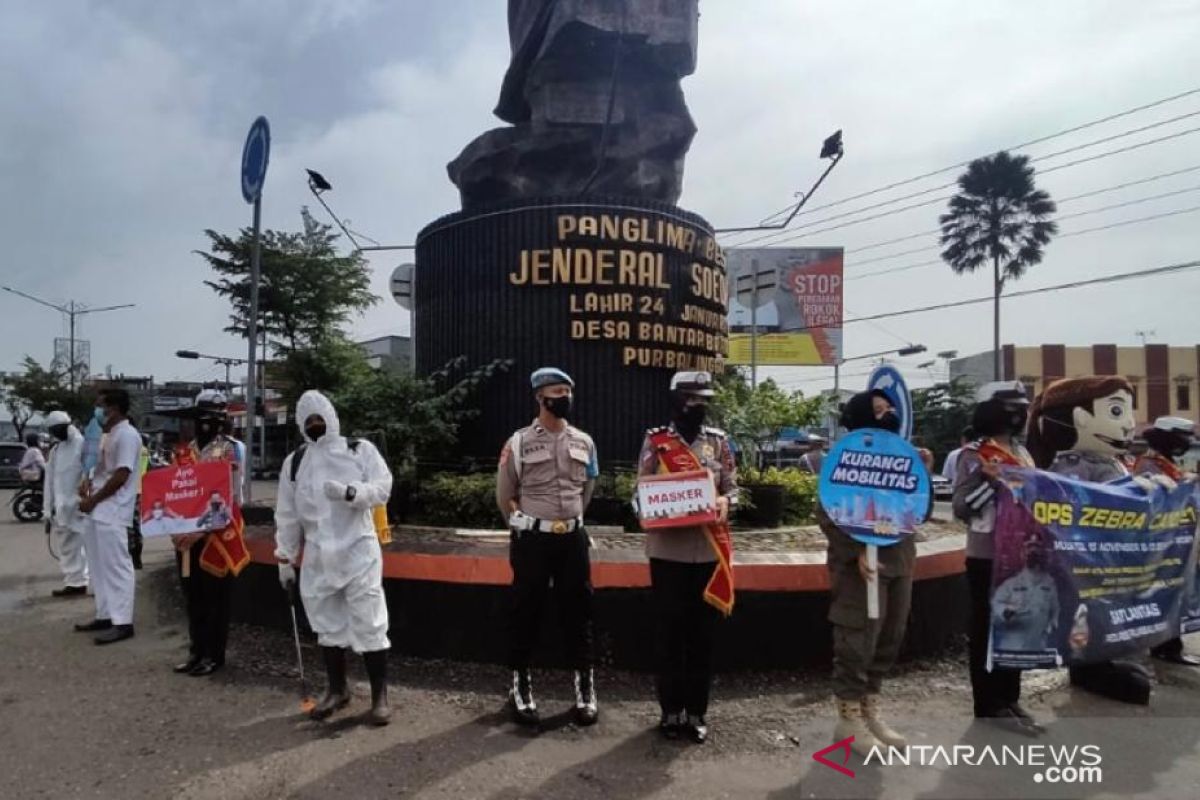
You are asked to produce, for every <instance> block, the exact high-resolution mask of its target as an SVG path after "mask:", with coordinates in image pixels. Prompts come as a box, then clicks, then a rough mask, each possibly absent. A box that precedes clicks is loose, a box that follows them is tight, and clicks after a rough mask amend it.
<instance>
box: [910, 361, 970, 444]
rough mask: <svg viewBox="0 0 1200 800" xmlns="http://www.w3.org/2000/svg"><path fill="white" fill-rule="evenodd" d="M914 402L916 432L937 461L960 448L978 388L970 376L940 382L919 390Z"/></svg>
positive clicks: (913, 397) (913, 398) (914, 391)
mask: <svg viewBox="0 0 1200 800" xmlns="http://www.w3.org/2000/svg"><path fill="white" fill-rule="evenodd" d="M912 401H913V433H914V438H915V437H917V436H919V437H920V438H921V442H922V444H923V445H924V446H925V447H927V448H929V449H930V450H931V451H933V455H934V463H941V462H942V461H943V460H944V459H945V457H946V455H947V454H948V453H949V452H950V451H951V450H953V449H954V448H956V447H958V441H959V435H960V434H961V433H962V429H963V428H965V427H966V426H967V425H968V424H970V422H971V408H972V406H973V405H974V401H975V398H974V389H973V388H972V386H971V383H970V381H968V380H967V379H966V378H961V377H960V378H955V379H953V380H951V381H949V382H947V383H936V384H934V385H933V386H930V387H928V388H926V389H915V390H913V393H912Z"/></svg>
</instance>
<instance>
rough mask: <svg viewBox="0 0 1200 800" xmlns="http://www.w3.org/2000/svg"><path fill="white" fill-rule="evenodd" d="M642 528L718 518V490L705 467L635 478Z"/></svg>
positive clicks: (686, 523) (679, 525)
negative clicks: (690, 470) (636, 480)
mask: <svg viewBox="0 0 1200 800" xmlns="http://www.w3.org/2000/svg"><path fill="white" fill-rule="evenodd" d="M637 498H638V515H639V517H640V519H641V521H642V527H643V528H645V529H647V530H653V529H655V528H679V527H686V526H691V525H706V524H708V523H710V522H716V521H717V489H716V487H715V486H714V485H713V479H712V473H711V472H709V471H708V470H705V469H700V470H695V471H692V472H675V473H670V474H666V475H646V476H643V477H641V478H638V487H637Z"/></svg>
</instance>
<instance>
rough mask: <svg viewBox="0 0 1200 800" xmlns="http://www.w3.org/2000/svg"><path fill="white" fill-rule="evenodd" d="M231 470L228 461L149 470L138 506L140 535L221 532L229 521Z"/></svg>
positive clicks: (233, 515)
mask: <svg viewBox="0 0 1200 800" xmlns="http://www.w3.org/2000/svg"><path fill="white" fill-rule="evenodd" d="M232 497H233V470H232V468H231V466H230V463H229V462H228V461H201V462H198V463H194V464H184V465H180V466H173V467H164V468H162V469H155V470H151V471H149V472H147V473H146V475H145V477H143V479H142V499H141V504H140V507H139V509H138V513H139V514H140V515H141V522H142V526H141V527H142V535H143V536H171V535H174V534H186V533H208V532H212V531H221V530H225V529H226V528H228V527H229V526H230V525H231V524H233V522H234V520H235V518H236V517H237V514H238V511H237V509H235V508H234V505H233V501H232Z"/></svg>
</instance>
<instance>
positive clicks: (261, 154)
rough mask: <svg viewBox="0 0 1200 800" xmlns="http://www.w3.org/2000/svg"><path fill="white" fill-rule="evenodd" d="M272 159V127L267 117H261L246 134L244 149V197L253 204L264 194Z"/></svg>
mask: <svg viewBox="0 0 1200 800" xmlns="http://www.w3.org/2000/svg"><path fill="white" fill-rule="evenodd" d="M270 157H271V126H270V125H268V124H267V118H266V117H259V118H258V119H256V120H254V124H253V125H251V126H250V133H248V134H246V144H245V145H244V146H243V147H242V197H244V198H245V199H246V202H247V203H253V202H254V201H255V200H257V199H258V198H259V196H260V195H261V194H262V188H263V183H264V182H265V181H266V179H267V161H268V160H269V159H270Z"/></svg>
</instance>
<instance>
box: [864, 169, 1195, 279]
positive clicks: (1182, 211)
mask: <svg viewBox="0 0 1200 800" xmlns="http://www.w3.org/2000/svg"><path fill="white" fill-rule="evenodd" d="M1197 189H1200V187H1196V188H1194V189H1189V190H1188V191H1196V190H1197ZM1152 199H1157V198H1144V199H1143V200H1141V201H1138V202H1145V201H1146V200H1152ZM1120 205H1133V203H1121V204H1118V205H1117V206H1109V207H1107V208H1096V209H1092V210H1091V211H1085V212H1081V213H1079V214H1071V215H1070V216H1072V217H1081V216H1084V215H1085V214H1094V213H1096V212H1099V211H1111V210H1112V209H1113V208H1118V207H1119V206H1120ZM1193 211H1200V206H1191V207H1190V208H1177V209H1175V210H1173V211H1164V212H1163V213H1161V214H1151V215H1150V216H1148V217H1136V218H1134V219H1125V220H1121V221H1120V222H1111V223H1109V224H1107V225H1099V226H1097V227H1095V228H1084V229H1083V230H1078V231H1067V232H1066V233H1060V234H1059V235H1058V237H1057V238H1059V239H1067V238H1070V237H1072V236H1081V235H1083V234H1085V233H1097V232H1099V231H1106V230H1109V229H1110V228H1123V227H1125V226H1126V225H1137V224H1140V223H1143V222H1152V221H1154V220H1156V219H1164V218H1166V217H1177V216H1179V215H1180V214H1190V213H1192V212H1193ZM926 249H929V250H934V249H937V248H936V247H931V248H926ZM942 263H945V262H943V261H942V260H941V259H940V258H935V259H933V260H931V261H921V262H918V263H916V264H905V265H904V266H902V267H888V268H887V269H878V270H875V271H874V272H863V273H861V274H856V275H848V276H846V278H845V279H846V280H847V281H857V280H861V279H863V278H873V277H876V276H878V275H890V274H891V273H893V272H908V271H909V270H912V269H917V268H918V267H929V266H932V265H934V264H942Z"/></svg>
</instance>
